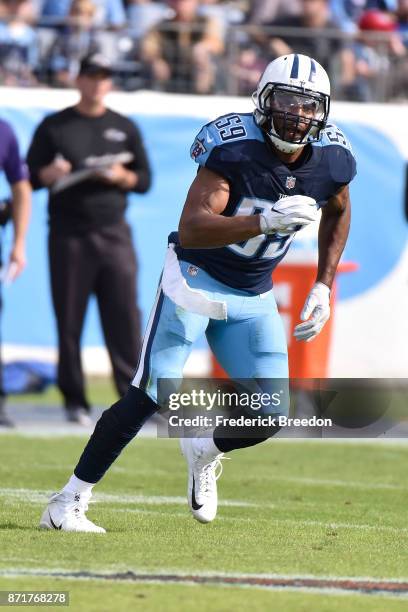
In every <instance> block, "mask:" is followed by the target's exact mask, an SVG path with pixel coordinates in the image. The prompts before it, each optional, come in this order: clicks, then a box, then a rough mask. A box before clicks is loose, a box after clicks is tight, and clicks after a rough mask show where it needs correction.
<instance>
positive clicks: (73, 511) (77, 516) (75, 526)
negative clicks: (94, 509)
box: [40, 491, 106, 533]
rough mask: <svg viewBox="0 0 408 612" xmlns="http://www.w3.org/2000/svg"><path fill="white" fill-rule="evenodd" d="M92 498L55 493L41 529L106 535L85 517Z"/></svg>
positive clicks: (46, 510) (42, 520) (83, 494)
mask: <svg viewBox="0 0 408 612" xmlns="http://www.w3.org/2000/svg"><path fill="white" fill-rule="evenodd" d="M90 498H91V493H67V492H66V491H62V492H61V493H53V495H51V497H50V500H49V502H48V506H47V507H46V509H45V510H44V512H43V515H42V517H41V520H40V529H57V530H61V531H77V532H84V533H106V531H105V529H104V528H103V527H99V526H98V525H95V524H94V523H92V521H90V520H88V519H87V518H86V516H85V512H86V511H87V510H88V502H89V500H90Z"/></svg>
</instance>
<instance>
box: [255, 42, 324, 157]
mask: <svg viewBox="0 0 408 612" xmlns="http://www.w3.org/2000/svg"><path fill="white" fill-rule="evenodd" d="M252 99H253V101H254V103H255V106H256V109H255V112H254V115H255V121H256V123H257V124H258V125H259V127H260V128H262V130H264V132H265V133H266V134H267V135H268V136H269V138H270V139H271V141H272V143H273V145H274V146H275V147H276V148H277V149H279V151H282V152H283V153H294V152H295V151H297V150H298V149H300V148H301V147H304V146H305V145H306V144H307V143H308V142H312V141H316V140H319V138H320V132H321V130H322V129H324V128H325V126H326V122H327V118H328V115H329V108H330V81H329V77H328V75H327V72H326V71H325V69H324V68H323V67H322V66H321V65H320V64H319V63H318V62H316V61H315V60H314V59H312V58H311V57H308V56H307V55H300V54H298V53H296V54H291V55H282V56H281V57H278V58H277V59H275V60H274V61H273V62H271V63H270V64H268V66H267V67H266V68H265V71H264V73H263V75H262V76H261V78H260V80H259V83H258V87H257V90H256V91H255V92H254V93H253V94H252Z"/></svg>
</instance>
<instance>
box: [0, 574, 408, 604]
mask: <svg viewBox="0 0 408 612" xmlns="http://www.w3.org/2000/svg"><path fill="white" fill-rule="evenodd" d="M126 571H127V570H126V569H124V570H112V569H110V570H108V571H104V570H100V569H98V570H92V571H89V574H91V575H89V576H87V575H84V576H77V575H74V574H77V573H80V572H81V570H79V569H72V570H70V569H67V568H64V569H56V568H52V569H51V568H50V569H48V568H38V567H37V568H36V569H31V568H18V567H17V568H8V569H0V578H2V577H4V578H19V577H27V576H30V577H31V578H55V579H59V580H61V579H65V580H72V581H95V582H106V581H107V580H109V579H112V580H113V581H116V582H120V583H132V584H135V583H139V584H167V585H168V584H176V585H180V586H197V582H195V581H194V580H188V579H189V578H191V576H192V574H193V576H196V577H200V578H209V579H211V578H213V579H214V582H212V583H211V582H208V583H205V584H201V585H200V586H208V587H210V588H211V587H219V588H226V587H227V588H238V589H263V590H265V589H266V590H269V591H272V590H273V591H286V592H287V591H296V592H302V593H306V594H307V593H310V594H319V595H346V596H347V595H348V596H349V597H354V596H369V597H382V598H385V597H386V598H388V599H390V598H396V599H406V598H407V595H406V594H405V593H392V592H388V591H385V590H383V591H380V590H379V591H377V592H371V593H364V592H363V591H358V584H356V589H355V590H351V589H345V588H342V587H341V586H340V584H339V586H338V587H334V586H332V585H329V584H328V585H327V586H322V587H317V586H313V587H312V586H310V587H309V586H297V585H296V584H295V582H296V581H297V580H303V579H310V580H330V581H338V582H341V581H343V580H347V581H348V580H349V581H353V582H356V583H357V582H360V581H361V582H363V581H364V582H368V583H372V584H373V585H375V584H377V583H378V582H387V583H391V584H393V585H394V584H395V585H396V586H398V584H401V583H403V582H406V579H405V580H404V579H391V580H389V579H383V578H378V579H376V578H372V577H369V578H363V577H359V576H357V577H356V576H354V577H352V578H341V577H338V576H327V577H325V576H315V575H299V574H296V575H286V574H236V573H226V572H217V573H215V572H189V573H185V572H180V571H174V570H168V571H164V570H159V571H158V572H154V573H153V572H148V571H144V570H136V571H134V570H133V573H134V574H135V575H137V573H140V574H142V575H144V576H146V575H148V576H151V578H150V577H149V578H145V579H144V580H143V579H142V578H141V579H140V580H135V579H132V578H130V577H129V578H128V579H126V578H120V579H117V578H116V575H117V574H118V573H125V572H126ZM92 574H93V575H92ZM102 574H104V575H102ZM168 575H172V576H174V577H175V578H181V579H183V578H185V581H182V582H181V581H178V580H171V579H170V580H169V579H168V578H167V576H168ZM223 578H225V579H228V578H237V579H240V578H241V579H242V580H243V581H245V580H248V579H252V580H254V579H255V580H263V579H272V580H273V579H276V580H293V581H294V584H292V585H285V586H281V585H263V584H240V583H239V582H238V583H232V584H228V583H222V582H216V580H217V579H218V580H219V579H221V580H222V579H223Z"/></svg>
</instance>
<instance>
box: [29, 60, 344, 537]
mask: <svg viewBox="0 0 408 612" xmlns="http://www.w3.org/2000/svg"><path fill="white" fill-rule="evenodd" d="M253 98H254V101H255V107H256V108H255V111H254V113H248V114H239V113H231V114H228V115H225V116H223V117H220V118H218V119H216V120H215V121H212V122H210V123H208V124H207V125H205V126H204V127H203V128H202V129H201V131H200V132H199V134H198V135H197V137H196V139H195V141H194V143H193V145H192V148H191V156H192V158H193V160H194V161H195V162H196V163H197V164H198V166H199V172H198V173H197V176H196V177H195V179H194V181H193V183H192V185H191V187H190V190H189V192H188V195H187V199H186V203H185V206H184V209H183V212H182V215H181V218H180V224H179V231H178V233H175V234H171V235H170V244H169V250H168V255H167V258H166V263H165V267H164V272H163V275H162V279H161V282H160V286H159V290H158V293H157V297H156V301H155V304H154V307H153V311H152V313H151V316H150V320H149V323H148V326H147V330H146V334H145V338H144V342H143V347H142V351H141V355H140V360H139V365H138V368H137V372H136V375H135V378H134V380H133V382H132V384H131V386H130V387H129V390H128V392H127V394H126V395H125V396H124V397H123V398H122V399H120V400H119V401H118V402H116V403H115V404H114V405H113V406H112V407H111V408H109V409H108V410H106V411H105V412H104V413H103V414H102V416H101V418H100V419H99V421H98V423H97V424H96V427H95V431H94V433H93V434H92V436H91V438H90V440H89V442H88V444H87V446H86V447H85V449H84V451H83V453H82V456H81V457H80V459H79V462H78V464H77V466H76V468H75V470H74V474H73V475H72V476H71V478H70V479H69V481H68V483H67V484H66V485H65V487H64V488H63V489H62V491H61V492H59V493H56V494H54V495H53V496H52V497H51V499H50V501H49V504H48V506H47V508H46V509H45V511H44V513H43V515H42V517H41V522H40V527H43V528H46V529H62V530H65V531H85V532H104V529H103V528H102V527H99V526H97V525H95V524H94V523H93V522H91V521H90V520H89V519H88V518H87V517H86V514H85V511H86V510H87V507H88V506H87V504H88V501H89V499H90V497H91V491H92V488H93V486H94V485H95V484H96V483H97V482H99V480H100V479H101V478H102V477H103V475H104V474H105V472H106V471H107V469H108V468H109V467H110V465H111V464H112V463H113V462H114V460H115V459H116V458H117V457H118V456H119V454H120V452H121V451H122V449H123V448H124V447H125V446H126V445H127V444H128V443H129V442H130V440H131V439H132V438H133V437H134V436H136V434H137V433H138V431H139V430H140V428H141V427H142V425H143V424H144V422H145V421H146V420H147V419H148V418H149V417H150V416H151V415H152V414H153V413H154V412H156V411H157V410H158V409H159V405H158V403H157V381H158V379H163V378H166V379H169V378H172V379H180V378H181V377H182V370H183V366H184V364H185V362H186V360H187V358H188V356H189V354H190V351H191V348H192V345H193V343H194V341H195V340H196V339H197V338H198V337H199V336H201V335H202V334H204V333H205V334H206V336H207V339H208V342H209V344H210V347H211V348H212V350H213V352H214V354H215V355H216V357H217V359H218V361H219V362H220V364H221V365H222V366H223V367H224V369H225V370H226V371H227V373H228V374H229V376H230V377H231V378H233V379H253V378H256V379H287V378H288V362H287V347H286V340H285V334H284V330H283V326H282V322H281V319H280V316H279V314H278V311H277V307H276V302H275V298H274V295H273V291H272V280H271V274H272V272H273V270H274V268H275V267H276V266H277V265H278V264H279V262H280V261H281V260H282V258H283V257H284V255H285V253H286V252H287V250H288V248H289V245H290V243H291V241H292V240H293V237H294V235H295V233H296V232H297V231H298V230H299V229H301V228H302V227H304V226H306V225H308V224H310V223H312V222H313V221H315V220H316V219H317V217H318V210H319V209H321V220H320V226H319V262H318V270H317V278H316V283H315V285H314V286H313V288H312V289H311V291H310V293H309V295H308V296H307V297H306V302H305V306H304V308H303V311H302V313H301V317H300V318H301V320H302V321H303V322H302V323H300V324H299V325H297V326H296V327H295V330H294V335H295V337H296V339H297V340H299V341H306V342H307V341H310V340H312V339H313V338H314V337H315V336H316V335H317V334H318V333H319V332H320V331H321V329H322V327H323V325H324V324H325V322H326V321H327V319H328V318H329V315H330V288H331V286H332V283H333V279H334V276H335V272H336V268H337V265H338V262H339V259H340V256H341V253H342V251H343V249H344V246H345V243H346V239H347V235H348V230H349V224H350V200H349V187H348V184H349V183H350V181H351V180H352V179H353V177H354V175H355V173H356V164H355V160H354V156H353V153H352V151H351V149H350V145H349V144H348V141H347V139H346V137H345V136H344V134H343V133H342V132H341V131H340V130H339V129H338V128H337V127H336V126H334V125H332V124H328V115H329V105H330V82H329V78H328V76H327V74H326V72H325V70H324V69H323V68H322V66H320V64H318V63H317V62H316V61H315V60H313V59H311V58H310V57H306V56H304V55H298V54H292V55H285V56H282V57H279V58H277V59H276V60H274V61H273V62H271V63H270V64H269V65H268V66H267V68H266V69H265V72H264V74H263V75H262V77H261V79H260V81H259V84H258V87H257V90H256V92H255V93H254V95H253ZM278 429H279V428H278V427H271V428H269V429H268V430H267V431H263V432H260V435H259V436H258V437H251V436H249V434H248V433H247V432H246V430H245V428H242V429H241V431H239V434H238V436H237V432H235V436H231V435H230V434H231V432H230V431H229V428H228V425H226V426H222V427H221V426H219V427H216V428H215V429H214V431H213V433H212V436H210V437H196V438H191V439H189V438H185V439H182V440H181V443H182V451H183V453H184V456H185V458H186V462H187V468H188V501H189V506H190V510H191V512H192V514H193V516H194V518H196V519H197V520H199V521H200V522H203V523H207V522H210V521H212V520H213V519H214V518H215V516H216V511H217V486H216V479H217V475H216V473H217V471H218V470H217V468H218V467H219V465H220V459H221V458H222V456H223V453H228V452H230V451H232V450H234V449H238V448H243V447H248V446H252V445H255V444H258V443H259V442H262V441H263V440H265V439H267V438H269V437H271V436H272V435H274V434H275V433H276V432H277V431H278Z"/></svg>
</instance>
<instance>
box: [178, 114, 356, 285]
mask: <svg viewBox="0 0 408 612" xmlns="http://www.w3.org/2000/svg"><path fill="white" fill-rule="evenodd" d="M265 138H266V137H265V135H264V133H263V131H262V130H261V129H260V128H259V127H258V126H257V125H256V123H255V120H254V117H253V115H252V114H249V113H248V114H230V115H225V116H223V117H220V118H218V119H216V120H215V121H212V122H211V123H208V124H207V125H205V126H204V127H203V128H202V129H201V131H200V132H199V134H198V136H197V137H196V139H195V141H194V143H193V145H192V147H191V157H192V158H193V159H194V161H195V162H196V163H197V164H199V165H200V166H202V167H205V168H208V169H209V170H212V171H213V172H216V173H217V174H220V175H221V176H223V177H225V178H226V179H227V180H228V183H229V187H230V196H229V200H228V204H227V206H226V208H225V210H224V211H223V212H222V215H224V216H226V217H232V216H234V215H253V214H259V213H261V212H263V211H264V210H270V207H271V205H272V204H273V203H275V202H276V201H277V200H279V199H280V198H283V197H287V196H292V195H306V196H309V197H312V198H314V199H315V200H316V202H317V203H318V204H319V206H320V207H322V206H325V205H326V204H327V202H328V200H329V198H330V197H331V196H333V195H334V194H335V193H336V192H337V191H338V190H339V189H340V187H342V186H343V185H346V184H348V183H349V182H350V181H351V180H352V179H353V178H354V176H355V174H356V162H355V159H354V156H353V153H352V151H351V148H350V145H349V143H348V141H347V140H346V138H345V136H344V134H343V133H342V132H341V131H340V130H339V129H338V128H337V127H336V126H335V125H332V124H330V125H328V126H327V127H326V129H325V130H324V131H323V132H322V135H321V138H320V140H319V142H317V143H311V144H309V145H307V146H306V147H305V149H304V152H303V154H302V155H301V157H300V158H299V159H298V160H297V161H296V162H295V163H294V164H290V165H286V164H284V163H283V162H282V161H281V160H280V159H279V158H278V157H277V155H276V154H275V153H274V151H273V149H272V148H271V146H270V145H269V144H268V143H267V142H266V140H265ZM293 237H294V234H291V235H289V236H288V235H285V236H282V235H279V234H273V235H269V236H265V235H264V234H260V235H259V236H256V237H254V238H251V239H249V240H246V241H244V242H241V243H238V244H231V245H229V246H226V247H222V248H215V249H183V248H181V247H178V249H177V253H178V256H179V258H180V259H183V260H184V261H188V262H190V263H192V264H195V265H197V266H199V267H200V268H203V269H204V270H206V272H208V273H209V274H210V275H211V276H213V277H214V278H216V279H217V280H219V281H221V282H222V283H225V284H226V285H229V286H231V287H234V288H236V289H240V290H243V291H246V292H248V293H249V294H259V293H264V292H265V291H269V289H271V287H272V278H271V274H272V272H273V270H274V268H275V267H276V266H277V264H278V263H279V262H280V261H281V260H282V258H283V257H284V256H285V254H286V253H287V251H288V249H289V246H290V243H291V241H292V240H293Z"/></svg>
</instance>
